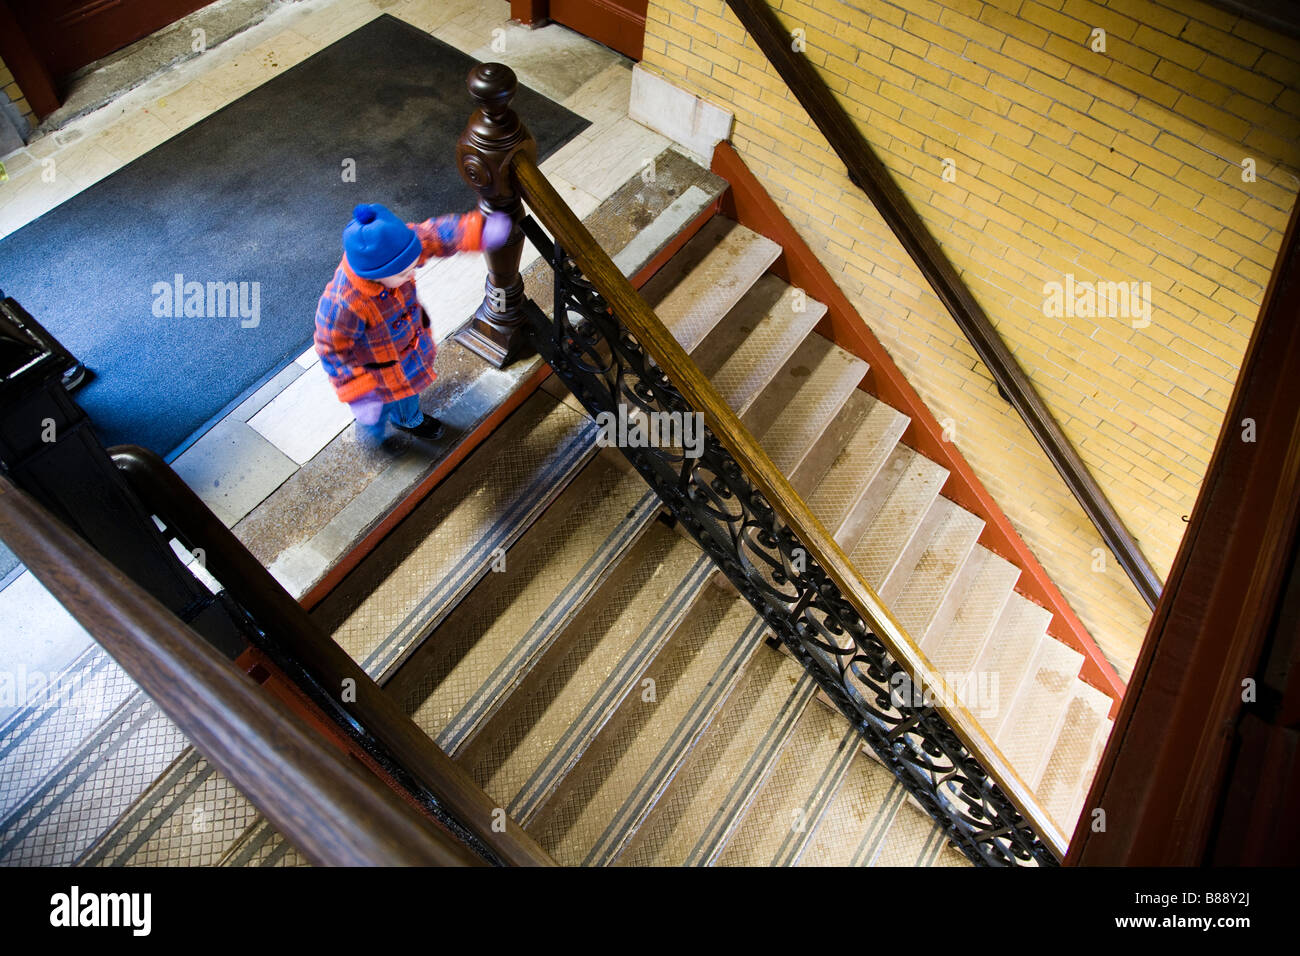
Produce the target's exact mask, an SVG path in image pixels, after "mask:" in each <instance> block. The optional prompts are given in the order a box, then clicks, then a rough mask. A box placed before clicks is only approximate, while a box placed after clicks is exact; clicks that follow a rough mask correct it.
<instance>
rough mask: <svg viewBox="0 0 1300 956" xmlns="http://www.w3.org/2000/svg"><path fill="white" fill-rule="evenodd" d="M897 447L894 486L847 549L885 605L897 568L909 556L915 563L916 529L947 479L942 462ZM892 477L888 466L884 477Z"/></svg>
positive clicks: (923, 520)
mask: <svg viewBox="0 0 1300 956" xmlns="http://www.w3.org/2000/svg"><path fill="white" fill-rule="evenodd" d="M899 448H900V449H902V450H903V451H902V455H901V456H899V459H895V467H896V468H899V472H898V476H897V480H896V482H895V484H894V487H893V488H892V489H891V490H890V491H889V492H888V496H887V497H886V499H885V500H884V501H883V502H881V503H880V504H879V510H878V511H877V512H876V516H875V519H874V520H873V521H872V522H871V526H870V527H868V528H867V529H866V530H865V531H863V533H862V536H861V537H860V538H858V540H857V541H856V542H854V543H853V545H852V549H851V551H850V560H852V562H853V564H854V566H855V567H857V568H858V570H859V571H861V572H862V576H863V577H864V578H866V581H867V583H868V584H870V585H871V587H872V588H874V589H875V591H876V593H877V594H879V595H880V596H881V599H882V600H883V601H885V604H886V606H888V604H889V601H888V599H887V598H886V597H885V594H886V593H887V592H888V591H889V590H890V584H891V582H892V581H894V580H895V579H896V577H897V576H898V571H899V569H900V567H902V566H903V565H905V564H907V562H908V560H909V558H910V559H911V561H912V563H913V564H914V563H915V555H916V554H917V552H916V550H915V549H916V548H918V547H919V546H920V544H919V543H918V541H919V534H918V532H919V531H920V530H921V526H922V524H923V522H925V520H926V516H927V515H928V514H929V513H930V509H931V505H933V504H934V501H935V499H936V498H938V497H939V490H940V488H942V487H943V483H944V482H945V481H946V480H947V478H948V471H947V469H946V468H944V467H943V466H942V465H939V464H936V463H935V462H933V461H930V459H928V458H926V457H925V456H923V455H919V454H917V453H916V452H914V451H912V450H911V449H909V448H905V447H904V446H902V445H900V446H899ZM900 466H901V467H900ZM892 477H893V475H891V474H889V473H888V469H887V472H886V475H885V478H886V480H887V481H888V480H889V479H891V478H892ZM871 498H872V496H871V495H870V494H868V495H867V496H866V497H865V499H864V500H866V501H868V502H870V501H871ZM853 519H854V515H850V517H849V519H848V520H847V521H846V522H845V524H846V525H849V524H850V523H851V522H853Z"/></svg>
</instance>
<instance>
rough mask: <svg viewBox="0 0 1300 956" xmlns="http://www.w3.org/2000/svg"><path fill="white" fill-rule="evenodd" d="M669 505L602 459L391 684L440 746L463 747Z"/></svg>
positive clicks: (453, 751) (633, 476) (637, 478)
mask: <svg viewBox="0 0 1300 956" xmlns="http://www.w3.org/2000/svg"><path fill="white" fill-rule="evenodd" d="M659 508H660V502H659V499H658V497H657V496H656V495H654V494H653V492H651V491H649V490H648V489H647V488H646V485H645V482H644V481H643V480H642V479H641V477H640V476H639V475H637V474H635V473H629V472H626V471H624V470H622V469H620V468H618V467H616V466H615V465H614V464H613V463H612V462H610V461H609V460H607V459H606V458H605V457H603V456H597V457H596V458H595V459H594V460H593V461H592V462H591V463H590V464H589V465H587V467H586V468H584V469H583V471H582V473H581V474H580V475H579V476H578V477H577V478H575V479H574V480H573V482H572V483H571V484H570V485H569V487H568V488H566V489H565V491H564V492H563V494H561V495H560V497H559V498H558V499H556V501H555V502H554V503H553V504H552V505H551V506H550V507H549V508H548V509H547V510H546V512H545V513H544V514H543V515H542V517H541V518H540V519H538V521H537V522H535V523H534V524H533V525H532V526H531V527H530V528H529V529H528V530H527V531H526V532H525V533H524V535H523V536H522V537H521V538H520V539H519V540H518V541H517V542H516V543H515V545H514V546H513V547H512V548H511V549H510V550H509V552H507V553H506V554H505V555H504V560H503V562H502V564H500V565H498V566H497V567H498V570H495V571H493V572H491V573H489V574H488V575H487V576H485V577H484V578H483V580H481V581H480V582H479V584H478V585H477V586H476V587H475V589H474V591H473V592H471V594H470V596H469V598H467V599H466V600H465V601H463V602H461V604H460V605H459V606H458V607H457V608H456V609H455V610H454V611H452V612H451V614H450V615H448V617H447V618H446V620H445V621H444V622H443V624H442V626H441V627H439V629H438V630H437V631H436V632H435V635H434V638H433V639H431V640H429V641H426V642H424V644H423V645H422V646H421V648H420V649H419V650H418V651H417V652H416V653H415V654H414V655H413V656H412V657H411V658H410V659H408V661H407V662H406V664H405V665H403V667H402V668H401V670H400V671H399V672H398V673H397V674H396V675H395V676H394V678H393V679H392V680H391V681H390V682H389V684H388V685H387V687H386V690H387V691H388V692H389V693H391V694H392V695H393V696H394V698H395V699H396V700H398V701H400V702H401V704H402V706H403V707H404V708H405V710H406V711H407V712H408V713H409V714H411V716H412V718H413V719H414V720H415V722H416V723H417V724H419V726H420V727H421V729H423V730H424V732H425V733H427V734H428V735H429V736H430V737H431V738H433V740H434V741H435V742H436V743H437V744H438V746H439V747H441V748H442V749H443V750H444V751H446V752H447V753H449V754H452V755H455V754H457V753H459V752H460V751H461V750H462V749H463V748H464V747H465V746H466V745H467V744H468V743H469V742H470V741H471V740H473V739H474V737H475V736H476V735H477V734H478V732H479V731H480V730H481V729H482V728H483V727H484V726H485V725H486V724H487V722H488V721H490V720H491V719H492V717H493V716H494V715H495V714H496V712H497V710H498V709H499V708H500V707H501V705H502V704H503V703H504V702H505V701H506V700H507V699H508V698H509V696H510V695H511V693H513V691H514V690H515V688H516V687H518V686H519V684H520V683H521V682H522V681H523V680H524V678H525V677H526V676H527V675H528V673H529V672H530V671H531V669H532V667H533V665H534V664H535V663H537V662H538V661H539V660H541V659H542V657H543V656H544V655H545V654H546V653H547V651H548V650H549V648H550V647H551V645H552V644H553V643H554V641H555V640H556V639H557V638H558V637H559V636H560V634H562V633H563V632H564V630H565V628H567V627H568V626H569V625H570V624H571V623H572V622H573V620H574V619H575V618H576V617H577V616H578V615H579V614H580V613H581V612H582V610H583V608H584V607H585V606H586V605H587V602H588V601H589V600H590V599H591V597H592V596H593V595H594V594H596V593H597V592H598V590H599V588H600V587H601V585H602V584H603V582H604V581H605V580H606V579H607V578H608V577H609V576H610V574H611V573H613V571H614V570H615V569H616V568H617V566H618V564H619V562H620V561H621V560H622V558H623V556H624V555H625V554H626V553H627V552H628V550H629V549H631V548H632V547H633V546H634V545H635V544H636V542H637V541H638V540H639V539H640V537H641V535H642V534H643V533H644V532H645V531H646V529H647V528H648V527H649V526H650V524H651V522H652V521H653V520H654V517H655V515H656V514H658V513H659Z"/></svg>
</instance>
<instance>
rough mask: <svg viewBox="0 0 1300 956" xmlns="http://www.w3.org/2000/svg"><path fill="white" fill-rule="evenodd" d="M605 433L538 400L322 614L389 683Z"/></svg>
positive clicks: (318, 615) (432, 498)
mask: <svg viewBox="0 0 1300 956" xmlns="http://www.w3.org/2000/svg"><path fill="white" fill-rule="evenodd" d="M596 433H597V429H596V426H595V424H594V423H593V422H592V421H591V420H590V419H588V418H586V417H585V416H581V415H579V414H578V413H576V412H575V411H574V410H573V409H571V408H569V407H568V406H566V405H563V404H561V403H557V402H556V401H555V400H554V399H553V398H552V397H551V396H550V395H546V394H544V393H541V392H538V393H536V394H534V395H533V396H532V397H531V398H529V399H528V400H527V401H526V402H525V403H524V404H523V406H522V407H521V408H520V409H519V410H518V411H517V412H515V414H513V415H511V416H510V417H509V418H508V419H507V420H506V422H505V423H504V424H503V425H502V426H501V427H500V428H499V429H497V431H495V432H494V433H493V434H492V436H491V437H490V438H489V439H488V440H487V441H485V442H484V443H483V445H482V446H480V447H479V448H478V449H476V450H475V452H474V454H473V455H471V456H470V458H469V459H468V460H467V461H466V462H465V463H464V464H463V465H462V466H461V467H460V468H458V469H457V470H456V471H455V472H454V473H453V474H452V475H451V477H449V478H448V479H447V480H446V481H444V482H443V483H442V484H441V485H440V486H439V487H438V488H437V489H436V490H435V491H434V492H433V493H432V494H431V495H429V497H428V498H426V499H425V500H424V501H423V502H422V503H421V504H420V505H419V506H418V507H417V508H416V509H415V510H414V511H413V512H412V513H411V515H410V516H409V517H408V518H407V519H406V520H405V521H403V522H402V524H401V525H399V526H398V527H397V528H396V529H394V531H393V532H392V533H391V534H390V535H389V536H388V537H387V538H385V539H384V540H383V541H382V542H381V543H380V545H379V546H378V547H377V548H376V549H375V550H374V551H373V552H371V554H370V555H369V556H367V558H366V559H365V560H364V561H362V563H361V564H360V565H359V566H358V567H357V568H356V569H355V570H354V571H353V572H352V573H351V574H349V575H348V577H347V578H346V579H345V580H344V581H343V583H342V584H340V586H339V587H338V588H336V589H335V590H334V591H333V592H331V593H330V595H329V596H328V597H327V598H326V599H325V600H324V601H322V602H321V604H320V606H319V607H317V608H316V610H315V611H313V613H312V616H313V617H314V618H315V619H316V621H317V622H318V623H320V624H321V626H322V627H324V628H325V629H326V630H327V631H329V632H331V633H332V634H333V636H334V640H335V641H337V642H338V644H339V645H340V646H342V647H343V649H344V650H346V651H347V652H348V653H349V654H351V655H352V657H353V659H354V660H356V661H357V662H358V663H360V664H361V665H362V666H363V667H364V668H365V669H366V671H367V672H368V673H370V674H371V676H373V677H375V678H376V679H377V680H382V678H384V677H385V676H386V675H388V674H390V673H391V672H392V671H393V670H394V669H395V668H396V667H397V666H399V665H400V663H401V661H402V660H403V659H404V658H405V657H406V656H407V655H409V654H410V653H412V652H413V651H414V649H415V648H416V647H418V646H419V644H420V643H421V642H422V641H423V640H424V638H425V637H427V636H428V634H429V633H431V632H432V630H433V629H434V628H435V627H436V626H437V625H438V624H439V623H440V622H441V620H442V619H443V617H445V616H446V614H447V613H448V612H449V611H450V610H451V608H453V607H454V606H455V605H456V603H457V602H458V601H459V600H460V599H461V598H462V597H464V595H465V594H467V593H468V592H469V590H470V588H471V587H472V586H473V585H474V584H475V583H476V582H477V581H478V580H479V578H480V577H482V575H483V574H485V573H487V572H488V569H489V567H490V566H491V563H492V560H493V558H494V556H495V551H496V549H497V548H507V547H509V546H510V545H511V544H512V543H513V542H514V540H515V539H516V538H517V537H518V536H519V535H521V534H522V533H523V532H524V530H525V529H526V528H527V527H528V525H529V524H530V523H531V521H532V520H533V518H535V517H536V516H537V515H538V514H539V513H541V511H542V510H543V509H544V508H545V506H546V505H547V504H549V503H550V501H552V500H553V499H554V498H555V497H556V496H557V495H558V494H559V493H560V491H562V490H563V488H564V486H565V485H566V484H567V483H568V480H569V478H571V477H572V476H573V475H574V474H575V473H576V472H577V470H578V469H579V467H580V466H581V465H582V464H583V463H585V462H586V461H587V460H588V459H589V458H590V457H591V456H592V454H594V451H595V447H596V444H595V442H596Z"/></svg>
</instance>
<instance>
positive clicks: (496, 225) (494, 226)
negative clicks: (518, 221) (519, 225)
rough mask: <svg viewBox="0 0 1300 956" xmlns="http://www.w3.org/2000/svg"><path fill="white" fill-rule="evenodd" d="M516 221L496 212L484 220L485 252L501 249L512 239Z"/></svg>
mask: <svg viewBox="0 0 1300 956" xmlns="http://www.w3.org/2000/svg"><path fill="white" fill-rule="evenodd" d="M514 228H515V221H514V220H513V219H511V218H510V216H508V215H507V214H506V213H503V212H494V213H492V214H491V215H489V216H488V217H487V218H486V219H485V220H483V251H484V252H492V251H493V250H494V249H500V248H501V247H502V246H504V245H505V244H506V242H507V241H508V240H509V239H510V233H511V232H513V231H514Z"/></svg>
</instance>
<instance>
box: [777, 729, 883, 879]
mask: <svg viewBox="0 0 1300 956" xmlns="http://www.w3.org/2000/svg"><path fill="white" fill-rule="evenodd" d="M902 799H903V787H902V785H901V784H900V783H899V782H898V781H897V780H896V779H894V776H893V774H891V773H890V772H889V771H888V770H886V769H885V768H884V767H883V766H881V764H880V763H879V762H877V761H876V760H873V759H872V758H870V757H868V756H867V755H866V754H864V753H862V752H861V751H859V752H858V754H857V755H856V756H855V757H854V758H853V761H852V763H850V765H849V768H848V772H847V773H846V774H845V776H844V780H843V782H842V783H841V784H840V787H839V789H838V790H837V791H836V793H835V797H834V799H832V800H831V802H830V805H829V806H828V807H827V808H826V812H825V813H823V814H822V817H821V819H820V820H819V821H818V822H817V828H816V830H815V832H814V833H813V835H812V839H811V840H809V841H808V845H807V847H806V848H805V849H804V852H803V854H802V855H801V856H800V857H799V860H798V863H797V865H798V866H866V865H868V864H869V863H870V861H871V860H872V859H874V857H875V855H876V853H877V852H878V851H879V847H880V843H881V842H882V841H883V839H884V836H885V834H886V833H887V832H888V831H889V827H890V825H891V824H892V823H893V819H894V813H895V812H896V811H897V809H898V806H899V804H900V803H901V802H902Z"/></svg>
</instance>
